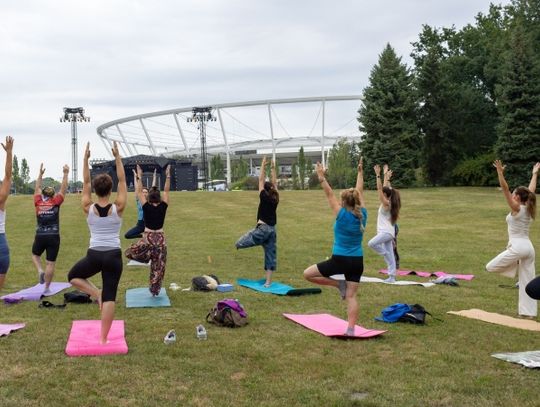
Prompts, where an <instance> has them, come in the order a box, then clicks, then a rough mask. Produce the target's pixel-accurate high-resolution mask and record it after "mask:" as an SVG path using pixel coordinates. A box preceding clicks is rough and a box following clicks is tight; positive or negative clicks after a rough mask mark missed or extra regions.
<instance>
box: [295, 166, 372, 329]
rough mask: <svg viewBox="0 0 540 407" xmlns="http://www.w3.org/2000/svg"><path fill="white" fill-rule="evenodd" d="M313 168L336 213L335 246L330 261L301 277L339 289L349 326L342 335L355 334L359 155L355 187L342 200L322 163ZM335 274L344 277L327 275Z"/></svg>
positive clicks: (363, 213)
mask: <svg viewBox="0 0 540 407" xmlns="http://www.w3.org/2000/svg"><path fill="white" fill-rule="evenodd" d="M316 170H317V176H318V177H319V182H320V183H321V186H322V188H323V191H324V194H325V195H326V199H327V200H328V204H329V205H330V208H331V209H332V212H333V213H334V215H335V216H336V221H335V222H334V246H333V248H332V257H331V258H330V260H326V261H323V262H321V263H317V264H313V265H311V266H309V267H308V268H307V269H305V270H304V278H305V279H306V280H308V281H311V282H312V283H315V284H320V285H329V286H332V287H336V288H337V289H339V292H340V294H341V299H343V300H347V320H348V327H347V331H346V332H345V335H348V336H354V326H355V325H356V321H357V320H358V302H357V300H356V293H357V291H358V285H359V284H360V278H361V277H362V273H363V272H364V252H363V250H362V239H363V237H364V229H365V227H366V222H367V210H366V208H365V206H364V171H363V166H362V158H360V162H359V163H358V174H357V176H356V187H355V188H349V189H346V190H344V191H343V192H341V202H338V200H337V199H336V197H335V195H334V192H333V191H332V188H331V187H330V185H329V184H328V181H327V180H326V177H325V169H324V168H323V166H322V165H321V163H317V167H316ZM335 274H344V275H345V280H339V281H337V280H334V279H332V278H330V276H333V275H335Z"/></svg>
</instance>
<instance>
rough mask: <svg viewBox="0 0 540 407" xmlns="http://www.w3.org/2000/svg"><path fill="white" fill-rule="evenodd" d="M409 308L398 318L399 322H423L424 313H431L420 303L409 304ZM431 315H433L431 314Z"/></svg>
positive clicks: (424, 319) (424, 320)
mask: <svg viewBox="0 0 540 407" xmlns="http://www.w3.org/2000/svg"><path fill="white" fill-rule="evenodd" d="M410 307H411V310H410V311H408V312H406V313H405V314H403V315H402V316H401V317H400V318H399V320H398V321H399V322H410V323H411V324H425V322H426V314H427V315H431V314H430V313H429V312H428V311H426V309H425V308H424V307H423V306H421V305H420V304H414V305H410ZM431 316H432V317H433V315H431Z"/></svg>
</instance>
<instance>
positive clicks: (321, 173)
mask: <svg viewBox="0 0 540 407" xmlns="http://www.w3.org/2000/svg"><path fill="white" fill-rule="evenodd" d="M315 171H317V176H318V177H319V182H320V183H321V187H322V189H323V191H324V194H325V195H326V199H327V200H328V204H329V205H330V208H331V209H332V211H333V212H334V215H337V213H338V212H339V210H340V208H341V205H340V204H339V202H338V200H337V199H336V197H335V195H334V192H333V191H332V187H331V186H330V184H329V183H328V181H327V180H326V177H325V170H324V167H323V166H322V164H321V163H319V162H318V163H317V166H316V167H315Z"/></svg>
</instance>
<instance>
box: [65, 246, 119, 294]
mask: <svg viewBox="0 0 540 407" xmlns="http://www.w3.org/2000/svg"><path fill="white" fill-rule="evenodd" d="M99 272H101V280H102V285H103V291H102V293H101V300H102V301H103V302H105V301H114V300H116V291H117V290H118V283H119V282H120V276H121V275H122V251H121V250H120V249H112V250H107V251H100V250H94V249H88V252H87V253H86V257H85V258H84V259H81V260H79V261H78V262H77V263H76V264H75V265H74V266H73V267H72V269H71V270H70V271H69V274H68V281H71V280H73V279H74V278H82V279H85V280H86V279H88V278H90V277H92V276H94V275H96V274H97V273H99Z"/></svg>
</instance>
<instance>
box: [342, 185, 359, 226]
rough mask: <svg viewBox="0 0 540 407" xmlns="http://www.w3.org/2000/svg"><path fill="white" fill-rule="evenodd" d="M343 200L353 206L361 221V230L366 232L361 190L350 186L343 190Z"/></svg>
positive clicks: (346, 204) (345, 203)
mask: <svg viewBox="0 0 540 407" xmlns="http://www.w3.org/2000/svg"><path fill="white" fill-rule="evenodd" d="M341 202H342V203H343V204H344V205H345V206H347V207H349V208H352V213H353V214H354V216H356V217H357V218H358V220H359V221H360V230H361V231H362V233H363V232H364V225H363V224H362V218H363V216H362V211H361V208H362V202H361V201H360V192H358V190H357V189H355V188H349V189H346V190H344V191H342V192H341Z"/></svg>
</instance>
